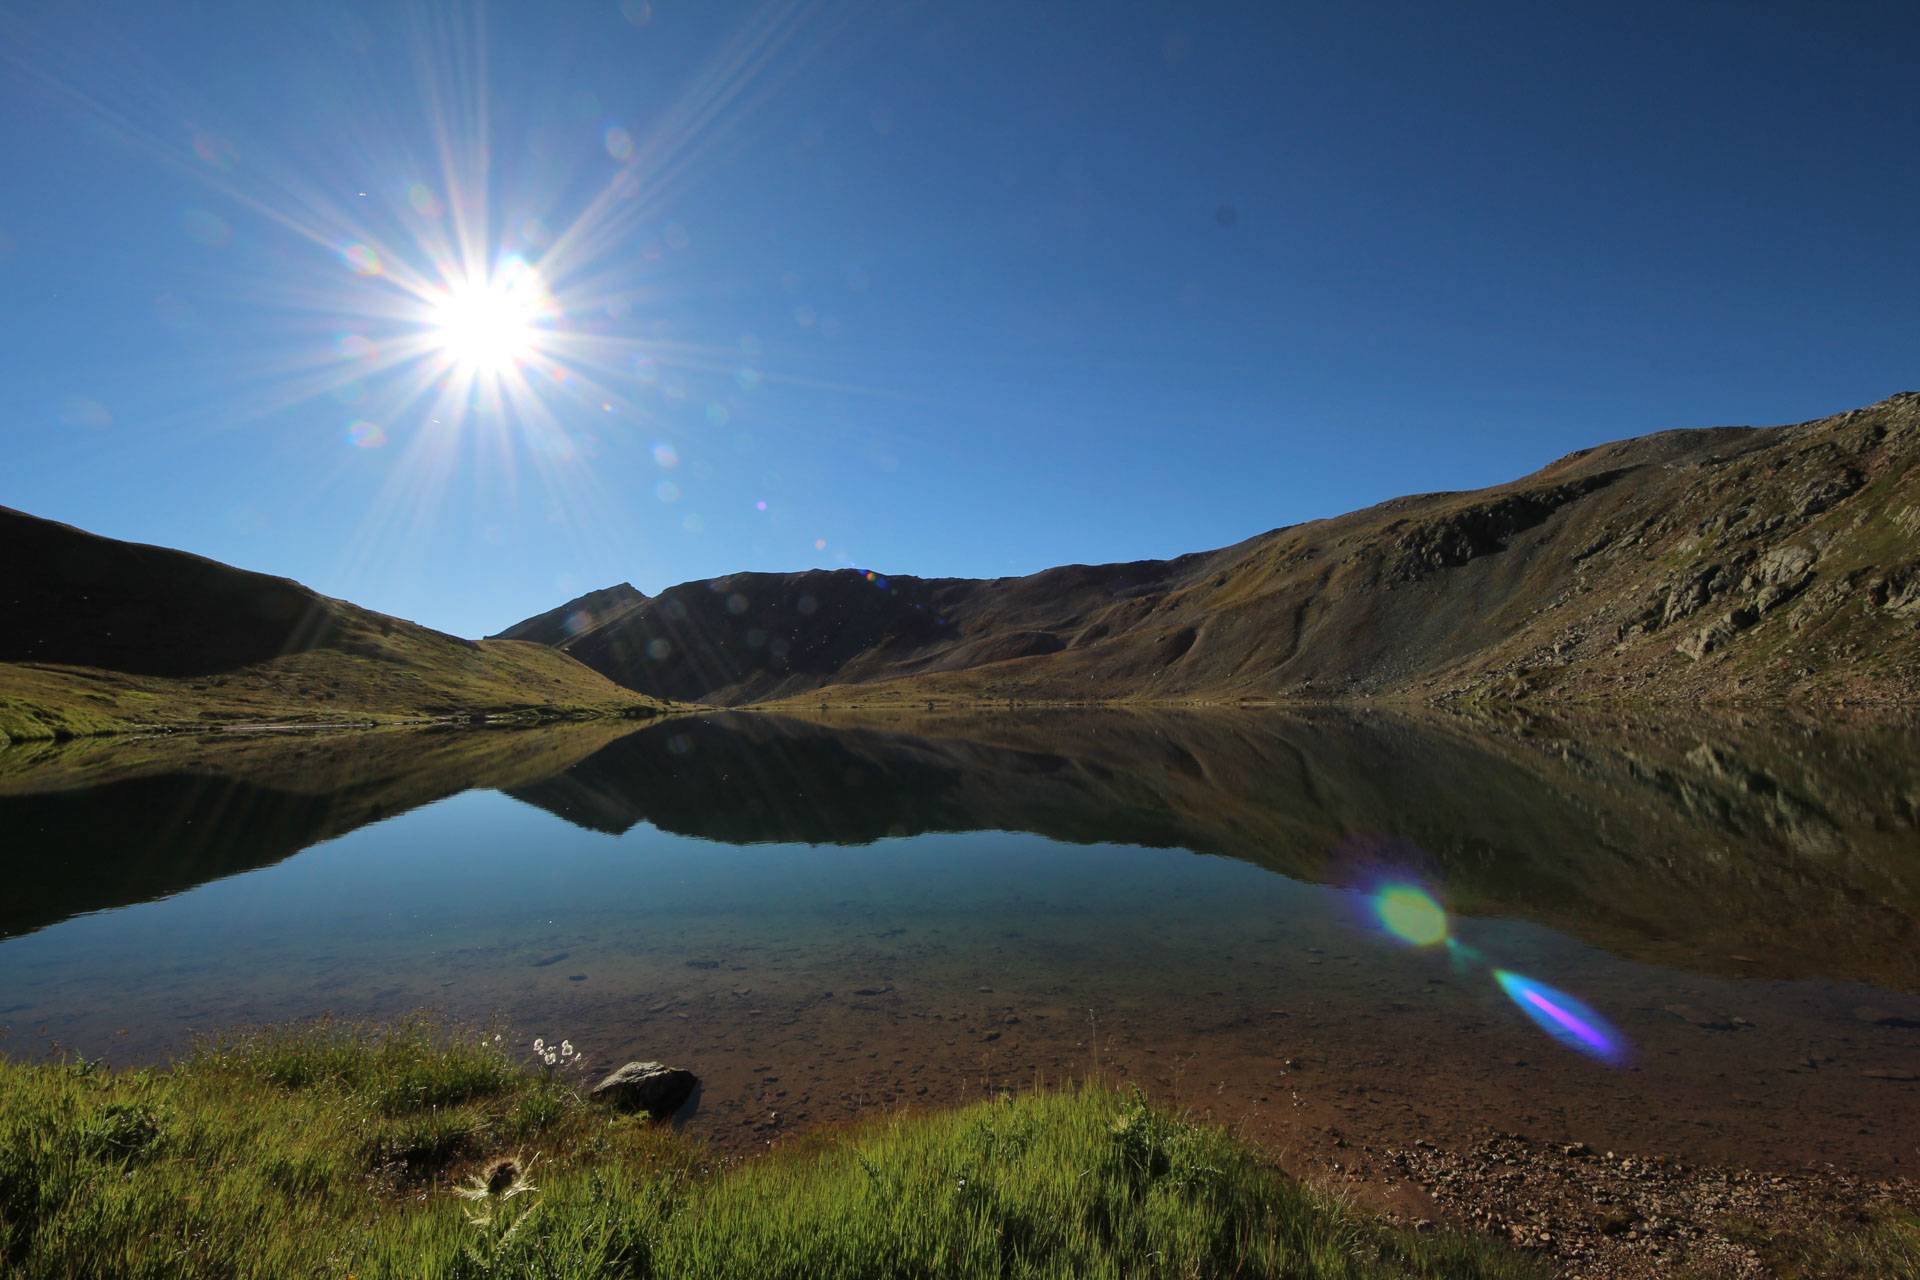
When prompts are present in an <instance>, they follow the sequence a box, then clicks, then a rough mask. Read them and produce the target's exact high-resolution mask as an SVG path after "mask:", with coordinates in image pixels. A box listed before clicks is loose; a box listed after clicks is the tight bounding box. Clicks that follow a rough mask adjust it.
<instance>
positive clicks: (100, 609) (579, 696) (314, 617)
mask: <svg viewBox="0 0 1920 1280" xmlns="http://www.w3.org/2000/svg"><path fill="white" fill-rule="evenodd" d="M660 706H661V704H660V703H659V702H658V701H657V700H656V699H652V698H648V697H644V696H642V695H640V694H636V693H633V692H631V691H629V690H626V689H622V688H620V687H619V686H618V685H615V684H614V683H612V682H611V681H609V680H607V679H606V678H605V677H603V676H601V675H599V674H597V673H595V672H593V671H590V670H588V669H587V668H586V667H584V666H582V665H581V664H580V663H578V662H575V661H574V660H573V659H572V658H570V657H568V656H566V655H565V654H563V653H560V652H558V651H556V650H553V649H549V648H546V647H545V646H541V645H534V644H524V643H518V642H514V641H504V640H501V641H472V640H462V639H460V638H458V637H456V636H450V635H445V634H443V633H441V632H438V631H434V630H431V629H429V628H427V627H422V626H418V625H416V624H414V623H411V622H407V621H404V620H402V619H399V618H392V617H388V616H386V615H384V614H378V613H373V612H371V611H369V610H366V609H361V608H358V607H356V606H354V605H351V604H348V603H346V602H344V601H341V600H334V599H330V598H328V597H326V596H322V595H319V594H318V593H316V592H314V591H311V590H309V589H307V588H306V587H303V586H301V585H300V584H299V583H297V582H292V581H289V580H287V579H285V578H274V577H269V576H267V575H265V574H258V573H251V572H248V571H246V570H244V569H236V568H233V567H232V566H229V565H223V564H219V563H217V562H215V561H212V560H206V559H203V558H201V557H199V556H194V555H188V554H187V553H185V552H181V551H172V550H169V549H167V548H164V547H148V546H140V545H137V544H135V543H129V542H118V541H115V540H113V539H111V538H102V537H97V536H95V535H93V534H90V533H85V532H83V531H81V530H79V529H74V528H71V527H69V526H67V525H63V524H58V523H55V522H54V521H51V520H41V519H37V518H35V517H33V516H29V515H26V514H24V513H22V512H18V511H11V510H8V509H6V508H0V740H7V739H12V740H35V739H44V738H62V737H78V736H85V735H89V734H100V733H117V732H126V731H129V730H138V729H143V728H179V727H182V726H197V727H206V726H209V725H220V724H231V723H236V722H260V721H271V722H300V723H329V722H350V721H351V722H367V721H376V722H390V721H400V720H422V719H435V718H448V717H455V716H469V717H470V716H502V715H518V716H523V717H552V716H561V715H582V714H648V713H651V712H652V711H655V710H658V709H659V708H660Z"/></svg>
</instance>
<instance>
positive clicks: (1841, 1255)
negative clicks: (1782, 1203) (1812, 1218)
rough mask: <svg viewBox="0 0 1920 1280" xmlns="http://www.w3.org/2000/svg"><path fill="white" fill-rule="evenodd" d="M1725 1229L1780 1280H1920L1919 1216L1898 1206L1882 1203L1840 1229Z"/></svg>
mask: <svg viewBox="0 0 1920 1280" xmlns="http://www.w3.org/2000/svg"><path fill="white" fill-rule="evenodd" d="M1723 1226H1724V1228H1725V1229H1726V1231H1727V1234H1728V1236H1729V1237H1731V1238H1732V1239H1735V1240H1738V1241H1740V1242H1741V1243H1743V1244H1746V1245H1748V1246H1749V1247H1751V1248H1752V1249H1753V1250H1754V1252H1755V1253H1757V1254H1759V1255H1760V1259H1761V1262H1762V1263H1763V1264H1764V1265H1765V1266H1766V1268H1767V1272H1768V1274H1769V1275H1774V1276H1778V1277H1780V1280H1920V1214H1915V1213H1914V1212H1913V1211H1912V1210H1911V1209H1904V1208H1901V1207H1899V1206H1897V1205H1893V1204H1883V1205H1880V1206H1878V1207H1877V1208H1875V1209H1872V1210H1870V1211H1868V1212H1866V1213H1864V1214H1863V1215H1862V1217H1861V1220H1860V1221H1858V1222H1850V1223H1847V1224H1846V1225H1844V1226H1835V1225H1832V1224H1824V1225H1819V1226H1808V1227H1801V1228H1794V1229H1787V1230H1781V1229H1777V1228H1773V1227H1769V1226H1766V1225H1764V1224H1761V1223H1758V1222H1753V1221H1734V1222H1729V1223H1725V1224H1723Z"/></svg>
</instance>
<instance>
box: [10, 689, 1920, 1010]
mask: <svg viewBox="0 0 1920 1280" xmlns="http://www.w3.org/2000/svg"><path fill="white" fill-rule="evenodd" d="M843 721H844V717H843ZM1916 747H1920V733H1916V731H1915V730H1914V729H1912V728H1911V727H1908V726H1903V725H1892V726H1889V725H1863V726H1860V727H1856V728H1852V729H1834V728H1820V729H1814V728H1811V727H1808V726H1806V725H1803V724H1793V723H1786V722H1775V723H1761V724H1753V723H1747V724H1735V723H1730V722H1723V721H1709V720H1703V721H1699V722H1696V723H1692V724H1687V723H1684V722H1673V721H1668V722H1666V723H1663V724H1661V725H1659V726H1657V727H1656V726H1654V725H1651V724H1647V725H1642V724H1635V723H1632V722H1622V721H1619V720H1614V721H1608V722H1604V723H1601V722H1581V721H1578V720H1526V721H1519V720H1507V721H1485V722H1472V721H1467V720H1464V719H1460V718H1453V717H1436V718H1422V719H1414V718H1410V717H1403V716H1399V715H1393V714H1387V713H1378V714H1366V715H1355V714H1347V713H1340V712H1331V711H1329V712H1315V713H1312V714H1303V715H1284V714H1277V713H1257V714H1256V713H1225V712H1208V713H1188V714H1180V713H1146V712H1142V713H1131V712H1114V711H1087V712H1073V711H1054V712H1047V713H1035V714H1030V715H1025V716H1021V715H1016V714H1006V715H998V714H993V715H972V716H947V717H938V718H933V717H930V718H928V719H926V720H924V721H903V720H899V719H897V718H893V717H888V718H876V719H872V720H868V721H865V722H852V723H846V722H842V723H830V722H821V721H816V720H810V719H808V720H803V719H796V718H792V717H786V716H776V715H769V714H761V713H726V714H716V715H709V716H698V717H686V718H680V719H675V720H671V721H667V722H663V723H655V724H651V725H649V726H648V727H645V728H641V729H638V730H631V729H630V727H629V726H625V725H621V724H618V723H617V722H593V723H589V724H582V725H563V726H556V727H552V728H546V729H515V730H505V729H491V730H457V731H434V732H386V733H363V734H350V735H328V736H313V737H296V738H277V739H265V740H263V739H252V740H248V739H235V740H228V741H222V740H219V739H202V740H198V741H194V742H191V743H181V742H173V741H166V742H158V743H153V742H149V743H143V744H139V745H138V746H135V745H132V744H115V743H105V744H84V745H81V746H77V747H68V748H64V749H61V748H39V749H34V750H29V749H25V748H15V749H11V750H9V751H0V827H3V828H4V829H5V830H7V831H8V832H10V833H12V834H13V836H14V838H13V839H11V840H10V841H9V843H10V845H11V847H12V849H13V853H12V854H11V856H10V858H9V861H10V862H11V863H12V864H13V865H12V866H11V867H10V868H9V882H10V885H11V886H12V891H11V892H10V893H9V894H8V896H7V898H6V899H5V901H4V903H0V937H4V936H10V935H14V934H19V933H23V932H28V931H31V930H34V929H38V928H42V927H44V926H46V925H49V924H52V923H54V922H56V921H58V920H61V919H64V918H66V917H68V916H71V915H75V914H78V913H82V912H87V911H95V910H100V909H102V908H107V907H114V906H120V905H124V904H126V903H131V902H137V901H142V900H145V899H149V898H154V897H160V896H165V895H168V894H172V893H177V892H179V891H181V890H183V889H187V888H190V887H192V886H193V885H195V884H198V883H202V882H204V881H207V880H211V879H214V878H217V877H221V876H227V875H233V874H236V873H239V872H244V871H247V870H250V869H252V868H255V867H260V866H265V865H268V864H271V863H274V862H277V861H279V860H281V859H283V858H286V857H288V856H289V855H291V854H294V853H296V852H298V851H300V850H301V849H304V848H306V847H308V846H309V845H311V844H314V843H316V842H319V841H322V840H326V839H330V838H332V837H335V836H338V835H341V834H344V833H345V832H348V831H351V830H353V829H355V828H357V827H360V826H362V825H365V824H367V823H370V822H376V821H379V820H381V819H383V818H387V817H390V816H392V815H394V814H397V813H401V812H404V811H406V810H408V809H411V808H414V807H416V806H418V805H421V804H424V803H428V802H430V801H433V800H437V799H440V798H442V797H444V796H447V795H451V794H454V793H456V792H459V791H463V790H466V789H469V788H492V789H497V790H501V791H504V792H505V793H506V794H507V795H510V796H512V797H514V798H515V799H516V800H520V801H522V802H524V803H527V804H530V805H535V806H538V807H539V808H541V809H544V810H546V811H548V812H550V813H552V814H555V815H556V816H558V817H561V818H564V819H565V820H566V821H568V822H571V823H574V824H576V825H578V826H581V827H586V828H589V829H591V830H595V831H603V832H609V833H621V832H625V831H628V830H630V829H632V828H633V827H635V826H637V825H640V824H643V823H644V824H649V825H651V826H653V827H656V828H659V829H661V830H665V831H670V832H677V833H681V834H685V835H689V836H694V837H698V838H701V839H706V840H716V841H725V842H728V843H739V844H744V843H763V842H773V843H804V844H814V845H819V844H863V843H867V842H871V841H875V840H880V839H883V838H887V837H900V836H911V835H918V834H921V833H926V832H946V831H951V832H961V831H976V830H1001V831H1026V832H1033V833H1036V834H1039V835H1042V836H1044V837H1046V838H1048V839H1050V840H1054V841H1060V842H1067V843H1076V844H1129V845H1142V846H1148V847H1156V848H1176V849H1187V850H1191V851H1193V852H1196V853H1210V854H1220V855H1225V856H1228V857H1233V858H1238V859H1242V860H1244V861H1247V862H1251V863H1254V864H1257V865H1258V866H1261V867H1264V868H1266V869H1268V870H1271V871H1276V872H1279V873H1281V874H1283V875H1287V876H1290V877H1294V878H1296V879H1301V880H1305V881H1309V882H1315V883H1327V884H1336V885H1348V886H1353V885H1364V884H1367V883H1369V882H1371V881H1374V880H1377V879H1379V877H1380V876H1381V875H1383V874H1386V873H1393V874H1396V875H1399V876H1402V877H1410V878H1412V879H1414V880H1416V881H1417V882H1419V883H1421V884H1423V885H1425V886H1428V887H1430V888H1431V889H1432V890H1433V891H1434V892H1435V893H1436V894H1437V895H1438V896H1439V897H1440V898H1441V899H1442V900H1444V902H1445V903H1446V905H1447V907H1448V909H1450V910H1451V911H1453V912H1455V913H1456V914H1461V915H1497V916H1510V917H1520V918H1525V919H1529V920H1534V921H1537V922H1540V923H1543V924H1547V925H1550V926H1551V927H1553V928H1555V929H1558V930H1561V931H1563V932H1566V933H1569V934H1572V935H1574V936H1577V937H1580V938H1582V939H1584V940H1586V941H1588V942H1591V943H1593V944H1595V945H1598V946H1601V947H1604V948H1606V949H1608V950H1611V951H1614V952H1615V953H1617V954H1621V955H1626V956H1631V957H1635V958H1639V959H1643V960H1652V961H1658V962H1660V963H1664V964H1671V965H1677V966H1682V967H1685V968H1689V969H1693V970H1696V971H1700V972H1709V973H1719V974H1731V975H1737V976H1747V977H1774V978H1796V977H1824V978H1839V979H1849V980H1857V981H1864V982H1872V983H1875V984H1878V985H1881V986H1885V987H1890V988H1893V989H1896V990H1900V991H1907V992H1912V991H1916V990H1920V928H1917V927H1916V921H1917V920H1920V838H1916V836H1917V834H1920V833H1917V831H1916V828H1917V826H1920V751H1917V750H1915V748H1916Z"/></svg>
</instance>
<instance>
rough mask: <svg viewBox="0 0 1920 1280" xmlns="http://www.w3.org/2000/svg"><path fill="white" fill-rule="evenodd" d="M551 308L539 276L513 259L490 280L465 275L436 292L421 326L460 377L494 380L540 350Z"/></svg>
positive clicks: (523, 263)
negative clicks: (483, 377)
mask: <svg viewBox="0 0 1920 1280" xmlns="http://www.w3.org/2000/svg"><path fill="white" fill-rule="evenodd" d="M552 314H553V302H552V297H551V295H549V294H548V292H547V290H546V286H545V285H544V284H543V283H542V282H541V280H540V273H539V272H538V271H537V270H535V269H534V267H533V266H531V265H530V264H528V263H527V262H526V261H525V260H523V259H519V258H510V259H508V260H506V261H505V262H503V263H501V264H500V266H499V267H498V268H496V269H495V270H494V271H493V272H492V273H491V274H477V275H470V276H468V277H467V278H465V279H463V280H457V281H453V282H451V283H449V284H447V285H446V286H445V287H444V288H442V289H440V290H438V291H437V295H436V296H435V297H434V298H433V299H432V300H431V302H430V303H429V314H428V316H427V326H428V329H429V332H430V333H431V335H432V339H433V342H434V345H435V346H437V347H438V348H439V349H440V351H441V353H442V354H443V355H444V356H445V357H446V358H447V359H448V360H449V361H451V362H452V363H453V365H454V366H455V367H456V368H458V369H459V370H461V371H462V372H463V373H468V374H475V375H484V376H491V377H498V376H502V375H505V374H508V373H510V372H512V371H513V370H514V369H516V368H517V367H519V365H520V364H521V363H522V362H524V361H526V360H527V359H528V358H529V357H531V356H533V355H535V354H536V353H537V352H538V350H539V347H540V337H541V333H540V327H541V325H542V323H543V322H544V321H545V320H547V319H548V318H550V317H551V315H552Z"/></svg>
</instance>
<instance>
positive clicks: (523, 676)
mask: <svg viewBox="0 0 1920 1280" xmlns="http://www.w3.org/2000/svg"><path fill="white" fill-rule="evenodd" d="M346 634H347V637H348V639H347V641H345V642H343V643H347V644H348V646H349V647H347V648H344V649H326V648H322V649H313V650H310V651H308V652H304V653H294V654H286V655H284V656H281V657H278V658H273V659H270V660H268V661H266V662H260V663H256V664H254V665H252V666H248V667H242V668H239V669H236V670H233V671H228V672H220V673H215V674H211V675H204V676H190V677H168V676H155V675H140V674H135V673H131V672H125V671H108V670H101V669H95V668H87V667H63V666H49V665H40V664H34V663H8V662H0V743H5V742H8V741H12V742H35V741H47V740H59V739H65V738H79V737H91V736H98V735H103V734H117V733H140V732H149V731H153V730H156V729H197V730H206V729H217V728H223V727H231V726H236V725H245V724H249V723H286V724H308V725H326V724H387V723H405V722H418V721H428V720H445V719H468V718H473V717H485V718H491V719H512V718H519V719H525V720H541V719H566V718H576V717H586V716H627V717H646V716H651V715H655V714H658V713H660V712H662V711H663V710H665V709H666V704H664V703H662V702H661V701H660V700H658V699H656V698H649V697H646V696H644V695H642V694H638V693H634V692H633V691H632V690H629V689H623V688H621V687H620V686H618V685H616V684H614V683H613V682H612V681H610V680H608V679H606V677H604V676H602V675H600V674H599V673H598V672H595V671H590V670H588V669H587V668H586V667H584V666H581V665H580V664H579V663H577V662H575V661H574V660H573V659H572V658H569V657H568V656H567V655H566V654H564V653H561V652H560V651H559V650H557V649H547V648H543V647H542V646H540V645H535V644H526V643H523V642H521V641H517V640H486V641H481V642H479V643H478V644H468V643H465V642H462V641H457V640H454V639H452V638H451V637H446V636H438V635H435V634H434V633H432V632H427V631H424V630H423V629H422V628H417V627H412V626H410V625H409V626H408V627H407V628H405V629H402V630H396V631H395V633H394V634H393V635H392V636H379V635H377V634H369V635H368V636H366V637H362V636H360V635H359V633H358V632H355V631H353V630H351V629H349V630H348V631H347V633H346Z"/></svg>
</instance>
